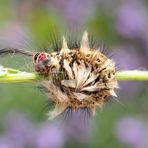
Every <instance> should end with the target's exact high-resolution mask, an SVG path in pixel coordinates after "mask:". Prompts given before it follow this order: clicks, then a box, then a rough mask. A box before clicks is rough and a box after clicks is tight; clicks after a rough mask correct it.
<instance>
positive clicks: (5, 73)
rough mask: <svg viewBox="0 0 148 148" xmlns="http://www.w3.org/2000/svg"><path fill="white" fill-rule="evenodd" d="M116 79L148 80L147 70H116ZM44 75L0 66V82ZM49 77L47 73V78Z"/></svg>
mask: <svg viewBox="0 0 148 148" xmlns="http://www.w3.org/2000/svg"><path fill="white" fill-rule="evenodd" d="M116 78H117V80H144V81H145V80H148V71H139V70H129V71H118V72H116ZM43 79H45V77H43V76H41V75H39V74H36V73H29V72H22V71H19V70H15V69H11V68H4V67H0V83H18V82H33V81H39V80H43ZM49 79H51V76H50V75H49V77H48V80H49Z"/></svg>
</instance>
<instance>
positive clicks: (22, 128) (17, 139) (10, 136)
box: [0, 113, 65, 148]
mask: <svg viewBox="0 0 148 148" xmlns="http://www.w3.org/2000/svg"><path fill="white" fill-rule="evenodd" d="M64 142H65V137H64V133H63V130H62V128H59V126H58V124H56V123H49V122H47V123H41V124H40V126H37V124H34V123H32V122H31V121H29V120H28V119H27V118H26V117H25V116H24V115H22V114H13V113H12V114H11V115H9V117H8V119H7V120H6V123H5V131H4V133H3V135H2V134H1V136H0V148H26V147H30V148H49V147H51V148H62V147H63V145H64Z"/></svg>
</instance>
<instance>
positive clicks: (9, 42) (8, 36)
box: [0, 21, 26, 47]
mask: <svg viewBox="0 0 148 148" xmlns="http://www.w3.org/2000/svg"><path fill="white" fill-rule="evenodd" d="M0 33H1V37H0V41H1V42H0V44H1V45H2V46H4V47H8V46H11V47H16V46H21V45H24V44H25V37H26V33H25V27H24V25H23V24H22V23H21V22H20V21H14V22H11V23H10V24H9V25H7V26H5V27H3V28H0Z"/></svg>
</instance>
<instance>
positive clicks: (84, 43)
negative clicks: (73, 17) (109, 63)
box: [80, 31, 90, 54]
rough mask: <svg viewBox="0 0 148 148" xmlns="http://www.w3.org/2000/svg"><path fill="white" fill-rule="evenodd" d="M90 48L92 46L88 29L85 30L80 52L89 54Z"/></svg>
mask: <svg viewBox="0 0 148 148" xmlns="http://www.w3.org/2000/svg"><path fill="white" fill-rule="evenodd" d="M89 50H90V48H89V41H88V33H87V31H84V33H83V36H82V41H81V45H80V53H82V54H87V53H88V52H89Z"/></svg>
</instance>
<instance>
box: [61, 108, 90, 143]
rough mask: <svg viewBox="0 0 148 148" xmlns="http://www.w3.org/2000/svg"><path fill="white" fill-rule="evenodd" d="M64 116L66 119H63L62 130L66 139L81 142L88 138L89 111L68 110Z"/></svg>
mask: <svg viewBox="0 0 148 148" xmlns="http://www.w3.org/2000/svg"><path fill="white" fill-rule="evenodd" d="M64 114H65V116H67V117H65V120H64V123H63V125H64V126H63V129H64V131H65V135H66V137H67V139H75V140H76V141H79V142H83V141H85V140H86V139H87V138H89V136H90V133H91V122H90V115H91V111H90V110H89V109H87V108H84V109H78V110H73V109H71V108H68V109H67V110H66V111H65V112H64Z"/></svg>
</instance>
